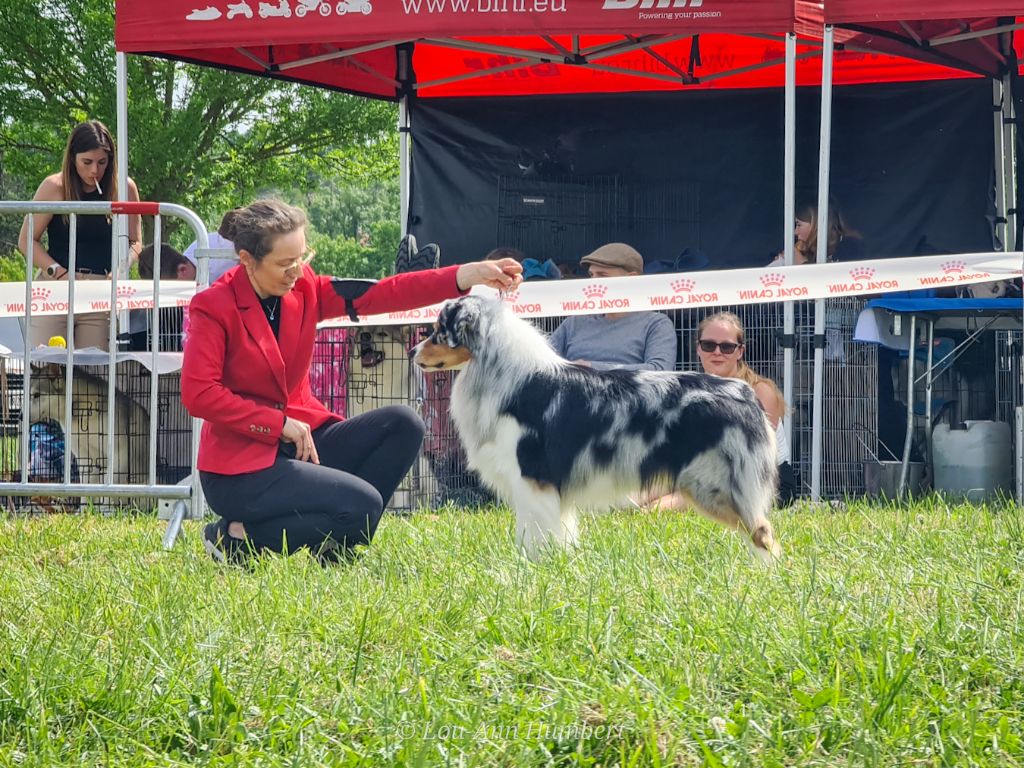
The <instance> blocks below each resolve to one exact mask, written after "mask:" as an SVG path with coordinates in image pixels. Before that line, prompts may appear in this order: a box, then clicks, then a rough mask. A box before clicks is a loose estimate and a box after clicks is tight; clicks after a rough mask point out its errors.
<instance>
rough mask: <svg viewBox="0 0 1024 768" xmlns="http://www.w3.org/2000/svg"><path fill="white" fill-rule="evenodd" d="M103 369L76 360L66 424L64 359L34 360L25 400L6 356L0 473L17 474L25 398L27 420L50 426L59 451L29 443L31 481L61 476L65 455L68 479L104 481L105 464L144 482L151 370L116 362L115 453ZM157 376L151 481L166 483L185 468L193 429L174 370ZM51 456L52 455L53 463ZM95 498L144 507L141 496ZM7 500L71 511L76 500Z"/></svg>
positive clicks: (100, 503) (18, 505)
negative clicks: (69, 466)
mask: <svg viewBox="0 0 1024 768" xmlns="http://www.w3.org/2000/svg"><path fill="white" fill-rule="evenodd" d="M8 366H9V367H10V370H8ZM106 371H107V369H106V367H104V366H91V365H76V366H75V370H74V372H73V378H72V392H71V423H70V424H65V423H64V418H65V413H66V411H65V408H66V404H67V399H68V397H67V392H66V389H65V387H66V381H65V368H64V366H63V365H54V364H43V365H38V364H33V370H32V377H31V385H30V386H31V389H30V392H29V393H28V398H27V399H26V397H25V391H24V379H23V376H22V372H21V370H20V366H19V365H18V361H10V360H8V361H5V366H4V371H3V381H2V384H3V388H4V393H3V397H2V398H0V400H2V406H0V411H2V413H0V419H2V421H0V424H2V436H3V449H2V451H0V474H2V476H3V477H4V478H5V479H6V480H7V481H10V482H16V481H17V480H18V479H19V478H20V476H21V440H22V437H21V434H20V433H21V419H22V410H23V408H24V407H25V404H26V400H27V404H28V408H29V423H30V425H46V427H47V428H48V429H49V430H51V432H50V434H53V435H59V436H60V438H61V443H62V445H61V446H60V448H59V451H58V450H56V448H55V447H51V449H50V450H49V451H44V452H43V453H42V454H40V453H39V451H38V446H37V445H36V444H35V443H33V444H32V445H31V447H30V458H29V481H30V482H60V480H61V477H57V476H52V475H56V474H57V473H56V472H55V470H54V467H56V466H59V467H61V468H62V467H63V462H64V461H65V460H67V461H70V462H71V464H72V470H71V473H72V481H73V482H81V483H103V482H105V481H106V477H107V471H108V468H109V467H112V468H113V469H112V472H113V482H114V483H123V484H146V483H148V480H149V463H150V462H149V446H150V437H149V411H148V409H149V404H150V387H151V383H152V380H153V379H152V376H151V375H150V373H149V371H148V370H147V369H146V368H145V367H143V366H142V365H140V364H139V363H137V362H135V361H125V362H121V363H119V364H118V365H117V367H116V373H115V384H114V385H115V400H114V408H115V417H114V424H115V434H114V453H113V455H109V448H108V440H107V435H106V432H105V430H106V424H107V414H108V397H107V394H108V393H107V375H106ZM159 381H160V391H159V392H158V393H157V409H158V414H157V441H156V444H157V456H156V482H157V483H159V484H168V485H172V484H175V483H178V482H179V481H181V480H183V479H184V478H185V477H187V476H188V475H189V474H190V473H191V466H192V456H191V439H192V428H191V421H190V419H189V416H188V413H187V412H186V411H185V408H184V406H183V405H182V402H181V379H180V377H179V376H177V375H171V374H164V375H162V376H161V377H160V379H159ZM30 434H31V432H30ZM32 439H33V438H31V437H30V440H32ZM47 459H50V460H51V461H49V462H48V461H47ZM53 460H57V461H56V463H55V462H54V461H53ZM94 503H95V506H96V507H97V508H98V509H101V510H110V509H114V508H137V509H138V508H144V507H145V506H146V501H145V500H144V499H141V498H138V499H135V498H120V499H113V498H99V499H96V500H95V502H94ZM6 505H7V506H8V508H10V509H19V510H25V511H41V510H74V509H77V508H78V506H79V502H78V500H76V499H71V500H65V501H64V502H61V503H57V502H55V501H52V500H49V499H45V498H40V497H22V498H17V497H12V498H10V499H8V500H6Z"/></svg>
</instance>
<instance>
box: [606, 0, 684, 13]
mask: <svg viewBox="0 0 1024 768" xmlns="http://www.w3.org/2000/svg"><path fill="white" fill-rule="evenodd" d="M702 5H704V0H604V5H603V6H602V8H603V9H604V10H606V11H628V10H630V9H631V8H640V9H644V8H700V7H701V6H702Z"/></svg>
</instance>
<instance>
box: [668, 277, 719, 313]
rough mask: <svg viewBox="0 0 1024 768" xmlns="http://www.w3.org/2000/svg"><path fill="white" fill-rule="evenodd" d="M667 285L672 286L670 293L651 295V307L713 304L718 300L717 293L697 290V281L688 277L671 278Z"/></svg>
mask: <svg viewBox="0 0 1024 768" xmlns="http://www.w3.org/2000/svg"><path fill="white" fill-rule="evenodd" d="M669 285H670V286H671V288H672V294H671V295H665V294H659V295H656V296H651V306H652V307H670V306H673V305H675V306H678V305H681V304H714V303H715V302H717V301H718V294H717V293H716V292H714V291H703V292H702V291H698V290H697V281H696V280H691V279H690V278H688V277H681V278H679V279H678V280H673V281H672V282H671V283H669Z"/></svg>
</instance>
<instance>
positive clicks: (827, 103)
mask: <svg viewBox="0 0 1024 768" xmlns="http://www.w3.org/2000/svg"><path fill="white" fill-rule="evenodd" d="M834 43H835V31H834V29H833V27H832V25H831V24H829V25H827V26H826V27H825V34H824V40H823V47H822V53H821V133H820V139H819V146H818V243H817V256H818V263H819V264H823V263H824V262H826V261H827V260H828V185H829V161H830V156H831V149H832V146H831V145H832V58H833V47H834ZM824 378H825V302H824V300H823V299H817V300H816V301H815V302H814V409H813V414H812V430H813V431H812V434H811V499H812V500H814V501H818V500H819V499H820V498H821V454H822V451H821V443H822V424H821V420H822V405H823V398H824Z"/></svg>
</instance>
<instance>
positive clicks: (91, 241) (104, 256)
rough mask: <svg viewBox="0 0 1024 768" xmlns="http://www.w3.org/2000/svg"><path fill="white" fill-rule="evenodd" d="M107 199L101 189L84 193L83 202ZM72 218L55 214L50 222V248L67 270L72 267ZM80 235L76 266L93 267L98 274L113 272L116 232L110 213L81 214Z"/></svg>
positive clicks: (76, 248)
mask: <svg viewBox="0 0 1024 768" xmlns="http://www.w3.org/2000/svg"><path fill="white" fill-rule="evenodd" d="M86 201H88V202H105V201H106V198H104V197H103V196H102V195H101V194H100V193H99V192H98V191H97V190H93V191H92V192H85V193H83V195H82V202H86ZM69 218H70V217H65V216H63V215H57V214H54V216H53V218H52V219H50V223H49V224H47V225H46V235H47V240H48V248H47V250H48V251H49V252H50V256H52V257H53V260H54V261H56V262H57V263H58V264H60V265H61V266H62V267H64V269H67V267H68V248H69V244H70V238H71V233H70V221H69V220H68V219H69ZM77 226H78V237H77V240H76V242H75V269H77V270H84V269H90V270H92V271H93V272H95V273H98V274H104V273H107V272H110V263H111V258H110V240H111V234H112V232H113V229H114V227H113V224H111V222H110V219H108V218H107V217H106V216H97V215H95V214H89V215H87V216H86V215H83V214H79V215H78V217H77Z"/></svg>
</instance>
